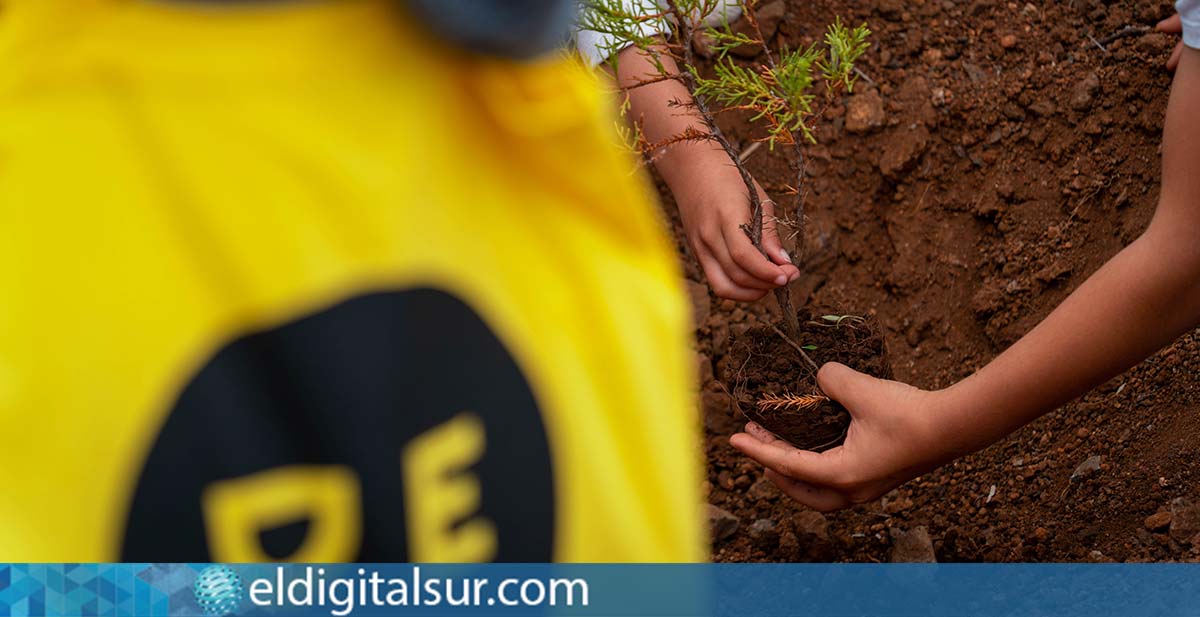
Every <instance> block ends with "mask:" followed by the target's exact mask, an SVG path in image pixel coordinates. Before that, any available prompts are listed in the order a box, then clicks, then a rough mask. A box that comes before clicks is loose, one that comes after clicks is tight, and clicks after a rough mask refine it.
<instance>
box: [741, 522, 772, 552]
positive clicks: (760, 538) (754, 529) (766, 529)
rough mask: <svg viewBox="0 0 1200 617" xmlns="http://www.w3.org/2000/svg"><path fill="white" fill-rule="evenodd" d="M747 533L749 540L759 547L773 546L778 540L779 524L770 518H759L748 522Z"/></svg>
mask: <svg viewBox="0 0 1200 617" xmlns="http://www.w3.org/2000/svg"><path fill="white" fill-rule="evenodd" d="M747 533H748V534H749V536H750V541H751V542H753V543H754V544H755V545H756V546H758V547H760V548H767V547H770V546H774V545H775V544H778V542H779V526H778V525H776V524H775V521H772V520H770V519H765V518H760V519H758V520H757V521H754V522H753V523H750V527H749V529H747Z"/></svg>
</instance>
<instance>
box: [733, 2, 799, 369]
mask: <svg viewBox="0 0 1200 617" xmlns="http://www.w3.org/2000/svg"><path fill="white" fill-rule="evenodd" d="M741 5H742V15H743V17H744V18H745V20H746V22H747V23H749V24H750V27H751V28H753V29H754V38H755V39H757V40H758V44H759V45H760V46H762V52H763V56H764V57H765V58H766V59H767V66H769V67H770V68H771V70H772V71H774V70H775V69H776V65H775V56H774V55H773V54H772V53H771V47H770V46H769V45H767V39H766V37H764V36H763V33H762V27H760V26H759V25H758V16H757V15H755V14H754V7H752V6H750V3H749V2H747V1H746V0H741ZM790 132H791V134H792V148H793V150H794V151H795V154H796V156H795V158H794V159H793V160H790V161H788V166H789V167H791V168H792V171H793V172H794V173H795V174H796V187H795V188H796V195H795V197H794V198H793V201H792V210H793V211H794V212H795V213H796V250H795V254H796V255H797V256H799V257H803V256H804V197H803V195H804V194H803V193H802V192H801V190H800V185H801V183H802V182H804V150H803V149H802V148H801V141H800V140H801V139H803V136H802V135H799V134H797V132H796V131H790ZM751 191H753V189H751ZM776 218H779V217H778V216H776ZM758 224H759V235H760V236H761V235H762V220H761V217H760V218H759V219H758ZM777 224H778V223H777ZM755 246H757V247H758V250H759V251H762V253H763V255H764V256H765V257H766V258H767V259H770V258H771V256H770V255H767V254H766V251H763V248H762V246H761V243H759V244H756V245H755ZM775 300H776V301H777V302H778V303H779V310H780V311H781V312H782V313H783V322H784V323H785V324H787V327H788V332H789V333H790V334H791V335H792V336H794V337H797V338H799V337H800V320H799V318H797V317H796V310H795V309H794V308H792V293H791V291H790V290H789V289H788V286H787V284H786V283H785V284H784V285H783V286H782V287H777V288H776V289H775ZM800 353H802V354H803V353H804V351H803V350H801V351H800ZM805 359H806V360H808V361H809V363H812V360H811V359H809V358H808V355H807V354H805Z"/></svg>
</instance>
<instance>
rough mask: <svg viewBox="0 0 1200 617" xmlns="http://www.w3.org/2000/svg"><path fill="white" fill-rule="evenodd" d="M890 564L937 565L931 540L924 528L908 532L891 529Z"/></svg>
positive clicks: (915, 528)
mask: <svg viewBox="0 0 1200 617" xmlns="http://www.w3.org/2000/svg"><path fill="white" fill-rule="evenodd" d="M891 533H892V555H891V560H892V563H937V555H936V554H935V553H934V550H933V540H931V539H930V538H929V530H927V529H925V527H924V526H923V525H922V526H918V527H914V528H913V529H911V530H909V531H903V530H900V529H892V532H891Z"/></svg>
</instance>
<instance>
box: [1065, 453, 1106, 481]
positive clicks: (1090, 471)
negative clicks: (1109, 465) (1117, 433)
mask: <svg viewBox="0 0 1200 617" xmlns="http://www.w3.org/2000/svg"><path fill="white" fill-rule="evenodd" d="M1100 461H1101V459H1100V455H1098V454H1096V455H1092V456H1089V457H1087V459H1086V460H1084V461H1083V462H1082V463H1080V464H1079V466H1077V467H1076V468H1075V471H1073V472H1071V480H1072V481H1076V480H1083V479H1084V478H1088V477H1090V476H1092V475H1094V474H1096V473H1099V471H1100Z"/></svg>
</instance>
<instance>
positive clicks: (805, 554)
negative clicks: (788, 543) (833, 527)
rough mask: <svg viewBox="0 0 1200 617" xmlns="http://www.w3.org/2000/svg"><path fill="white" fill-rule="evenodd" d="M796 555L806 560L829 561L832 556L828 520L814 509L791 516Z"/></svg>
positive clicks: (831, 539)
mask: <svg viewBox="0 0 1200 617" xmlns="http://www.w3.org/2000/svg"><path fill="white" fill-rule="evenodd" d="M792 529H793V530H794V532H795V537H796V542H797V549H798V555H797V559H800V558H803V559H805V560H807V561H831V560H832V559H833V557H834V547H833V536H832V535H830V533H829V520H828V519H826V518H825V515H824V514H821V513H820V512H817V511H816V510H803V511H801V512H799V513H798V514H797V515H796V516H794V517H793V518H792Z"/></svg>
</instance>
